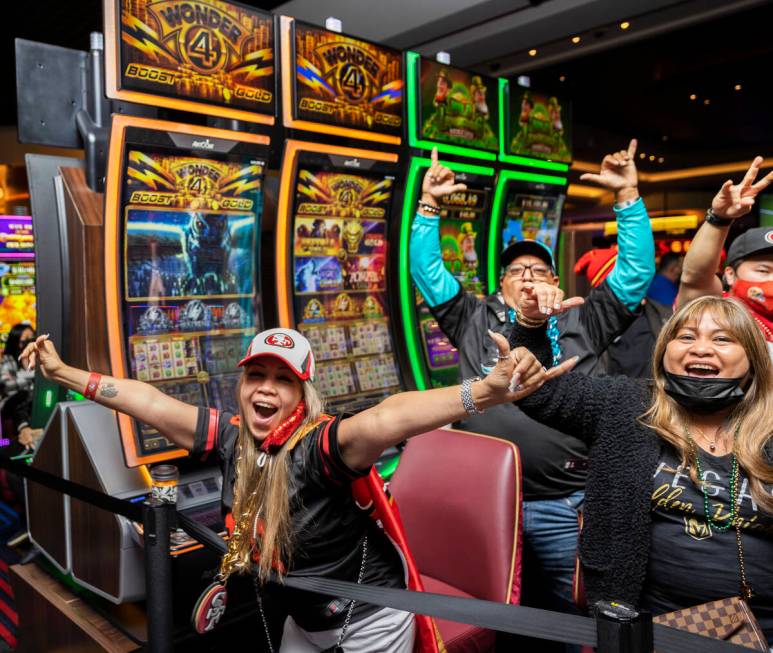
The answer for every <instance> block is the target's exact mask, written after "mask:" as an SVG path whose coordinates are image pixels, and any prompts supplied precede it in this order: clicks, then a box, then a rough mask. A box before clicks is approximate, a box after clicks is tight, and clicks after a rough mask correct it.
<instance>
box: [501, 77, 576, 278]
mask: <svg viewBox="0 0 773 653" xmlns="http://www.w3.org/2000/svg"><path fill="white" fill-rule="evenodd" d="M499 106H500V109H499V116H500V117H499V120H500V123H499V124H500V135H501V138H500V145H499V160H500V162H501V164H502V165H504V166H506V168H504V169H502V170H501V171H500V173H499V177H498V179H497V188H496V192H495V194H494V206H493V210H492V217H491V223H492V228H491V232H490V238H489V242H488V246H489V257H488V265H489V292H494V291H495V290H496V288H497V286H498V283H499V274H500V265H499V255H500V253H501V252H502V250H503V249H504V248H505V247H507V246H508V245H509V244H511V243H514V242H517V241H520V240H523V239H530V240H537V241H540V242H541V243H544V244H545V245H547V246H548V247H549V248H550V249H551V250H552V251H553V255H554V257H555V259H556V264H557V265H558V267H559V269H558V270H556V272H558V274H559V276H561V268H562V267H564V266H563V261H564V256H563V255H562V250H561V242H562V241H561V239H560V234H561V217H562V212H563V205H564V201H565V200H566V186H567V176H566V175H567V174H568V170H569V164H570V163H571V160H572V152H571V122H570V120H571V118H570V113H571V111H570V109H571V107H570V105H569V103H568V102H566V101H563V100H559V99H558V98H557V97H556V96H552V95H548V94H545V93H541V92H539V91H533V90H531V89H528V88H522V87H511V85H510V83H509V82H508V81H507V80H505V79H500V80H499ZM516 166H518V167H517V168H516ZM524 168H525V169H524Z"/></svg>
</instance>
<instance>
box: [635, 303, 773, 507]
mask: <svg viewBox="0 0 773 653" xmlns="http://www.w3.org/2000/svg"><path fill="white" fill-rule="evenodd" d="M705 313H710V314H711V316H712V317H713V318H714V320H716V322H717V323H718V324H719V325H721V326H722V328H724V329H726V330H727V331H728V332H729V333H730V334H731V335H732V336H733V338H735V339H736V340H737V341H738V343H739V344H740V345H741V346H742V347H743V349H744V351H745V352H746V356H747V357H748V359H749V376H750V379H751V380H750V382H749V384H748V387H746V389H745V392H744V397H743V399H741V401H739V402H738V404H736V406H735V407H734V408H733V411H732V412H731V413H730V415H729V416H728V421H729V422H730V423H733V424H734V425H735V427H737V428H738V438H737V442H736V445H735V453H736V456H737V457H738V463H739V464H740V465H741V467H742V468H743V469H744V470H745V472H746V475H747V476H748V478H749V484H750V488H751V495H752V499H753V500H754V501H755V503H757V505H759V506H761V507H762V508H764V509H765V510H766V511H767V512H770V513H773V496H771V495H770V494H769V493H768V492H767V491H766V490H765V487H764V485H763V484H765V483H773V465H771V463H770V461H769V460H768V457H767V455H766V453H765V446H766V445H767V444H768V442H769V441H770V439H771V436H773V364H771V359H770V354H769V353H768V348H767V345H766V343H765V340H764V339H763V337H762V334H761V333H760V330H759V328H758V327H757V325H756V324H755V322H754V319H753V318H752V317H751V316H750V315H749V312H748V311H747V310H746V308H744V307H743V306H741V305H740V304H739V303H737V302H736V301H735V300H732V299H722V298H719V297H700V298H698V299H695V300H693V301H691V302H690V303H689V304H687V305H686V306H684V307H682V308H681V309H680V310H679V311H678V312H677V313H675V314H674V315H673V316H672V317H671V319H670V320H669V321H668V322H667V323H666V324H665V326H664V327H663V330H662V331H661V332H660V336H659V337H658V340H657V342H656V343H655V351H654V354H653V362H652V369H653V372H654V379H655V384H654V385H655V387H654V394H653V398H652V404H651V405H650V407H649V409H648V410H647V411H646V412H645V413H644V414H643V415H641V417H639V421H640V422H641V423H642V424H644V425H645V426H647V427H649V428H651V429H653V430H654V431H655V432H656V433H657V434H658V435H659V436H660V437H661V438H663V439H664V440H665V441H666V442H668V443H669V444H671V445H672V446H673V447H674V448H675V449H676V450H677V451H678V452H679V454H680V456H681V460H682V465H687V464H688V462H690V461H691V459H692V458H693V457H694V453H693V451H692V447H691V446H690V443H689V442H688V439H687V435H686V433H685V429H684V425H685V424H686V423H687V421H688V414H687V411H686V410H685V409H684V408H682V407H681V406H680V405H679V404H678V403H676V401H675V400H674V399H672V398H671V397H670V396H668V395H667V394H666V391H665V368H664V365H663V360H664V356H665V353H666V347H667V346H668V344H669V343H670V342H671V341H672V340H674V338H676V336H677V334H678V333H679V330H680V329H681V328H682V327H684V326H685V325H686V324H697V323H698V322H699V321H700V319H701V317H702V316H703V315H704V314H705ZM735 427H734V428H735ZM692 463H693V464H691V465H690V478H691V479H692V481H693V483H695V484H696V485H699V482H698V478H697V474H696V471H695V468H696V466H697V465H696V464H695V462H694V461H692Z"/></svg>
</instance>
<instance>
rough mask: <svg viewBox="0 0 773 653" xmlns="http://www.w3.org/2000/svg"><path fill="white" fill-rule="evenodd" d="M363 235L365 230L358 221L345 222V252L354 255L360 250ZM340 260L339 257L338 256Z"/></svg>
mask: <svg viewBox="0 0 773 653" xmlns="http://www.w3.org/2000/svg"><path fill="white" fill-rule="evenodd" d="M364 235H365V230H364V228H363V226H362V223H361V222H360V221H359V220H347V221H346V222H345V223H344V233H343V236H344V243H345V244H346V252H347V253H349V254H356V253H357V252H358V251H359V249H360V243H361V242H362V238H363V236H364ZM339 258H340V256H339Z"/></svg>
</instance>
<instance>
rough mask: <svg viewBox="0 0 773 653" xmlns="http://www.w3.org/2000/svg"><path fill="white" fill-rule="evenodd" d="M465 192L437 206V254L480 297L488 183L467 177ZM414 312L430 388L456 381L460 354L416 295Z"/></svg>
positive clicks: (488, 203) (487, 211)
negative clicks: (438, 210)
mask: <svg viewBox="0 0 773 653" xmlns="http://www.w3.org/2000/svg"><path fill="white" fill-rule="evenodd" d="M464 183H465V184H466V185H467V190H465V191H461V192H458V193H452V194H451V195H447V196H446V197H444V198H443V199H442V201H441V202H440V225H439V229H440V251H441V256H442V258H443V264H444V265H445V267H446V269H447V270H448V271H449V272H450V273H451V274H453V275H454V277H456V279H457V280H458V281H459V283H460V285H461V286H462V289H463V290H464V291H465V292H471V293H473V294H475V295H478V296H480V297H482V296H483V295H484V294H485V292H486V290H485V289H486V266H485V262H484V259H483V257H484V255H485V254H484V252H485V247H484V243H485V242H486V237H487V228H488V224H487V218H488V214H489V210H490V208H491V207H490V204H491V196H492V190H493V189H492V187H491V185H490V184H491V181H490V180H487V181H483V179H482V178H479V179H475V178H473V177H468V178H466V179H465V182H464ZM416 311H417V316H418V322H419V330H420V332H421V339H422V343H423V345H424V355H425V360H426V363H427V369H428V372H429V378H430V382H431V384H432V387H441V386H447V385H453V384H454V383H458V380H459V352H458V350H457V349H456V347H454V346H453V345H452V344H451V342H450V341H449V339H448V337H447V336H446V335H445V334H444V333H443V331H442V330H441V329H440V327H439V326H438V323H437V321H436V320H435V318H434V317H433V316H432V313H431V312H430V310H429V307H428V306H427V304H426V303H425V301H424V298H423V297H422V296H421V293H419V291H418V290H417V291H416Z"/></svg>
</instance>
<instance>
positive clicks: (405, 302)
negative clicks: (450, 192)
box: [398, 157, 494, 390]
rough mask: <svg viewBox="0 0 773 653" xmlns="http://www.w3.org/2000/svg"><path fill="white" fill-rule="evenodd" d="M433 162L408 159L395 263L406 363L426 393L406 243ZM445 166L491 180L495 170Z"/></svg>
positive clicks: (456, 164) (424, 159)
mask: <svg viewBox="0 0 773 653" xmlns="http://www.w3.org/2000/svg"><path fill="white" fill-rule="evenodd" d="M430 165H432V161H431V160H430V159H427V158H423V157H414V158H413V159H411V165H410V168H409V170H408V176H407V177H406V179H405V196H404V200H403V213H402V220H401V221H400V243H399V248H400V250H399V252H400V256H399V260H398V272H399V274H398V277H399V284H400V286H399V287H400V312H401V313H402V317H403V319H402V323H403V336H404V337H405V346H406V348H407V350H408V362H409V364H410V368H411V373H412V374H413V379H414V382H415V383H416V388H417V389H419V390H426V389H427V380H426V377H425V375H424V364H423V360H422V359H423V354H422V349H421V342H420V341H419V325H418V322H417V320H416V307H415V305H414V296H415V295H414V291H413V283H412V281H411V270H410V263H409V261H408V242H409V240H410V236H411V223H412V222H413V217H414V215H415V214H416V187H417V183H418V181H419V173H420V172H421V169H422V168H428V167H429V166H430ZM443 165H444V166H447V167H449V168H451V170H453V171H454V172H466V173H469V174H472V175H487V176H489V177H493V176H494V169H493V168H487V167H484V166H476V165H471V164H469V163H454V162H450V161H444V162H443Z"/></svg>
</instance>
